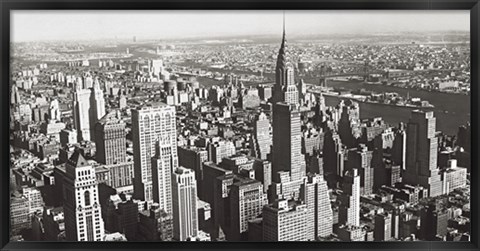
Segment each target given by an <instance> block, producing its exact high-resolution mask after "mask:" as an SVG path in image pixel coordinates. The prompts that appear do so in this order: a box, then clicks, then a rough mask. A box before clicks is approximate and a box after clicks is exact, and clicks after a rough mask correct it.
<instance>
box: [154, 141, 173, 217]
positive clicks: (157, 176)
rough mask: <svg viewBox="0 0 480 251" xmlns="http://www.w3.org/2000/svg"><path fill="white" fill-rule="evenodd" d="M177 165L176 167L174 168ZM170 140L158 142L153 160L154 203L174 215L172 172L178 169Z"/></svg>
mask: <svg viewBox="0 0 480 251" xmlns="http://www.w3.org/2000/svg"><path fill="white" fill-rule="evenodd" d="M174 163H175V166H172V165H173V164H174ZM177 165H178V162H177V161H176V159H175V161H174V156H173V155H172V145H171V141H170V140H166V141H161V140H159V141H157V144H156V146H155V156H154V157H153V158H152V180H153V201H155V202H156V203H158V205H159V206H160V208H161V209H163V210H164V211H165V212H167V213H169V214H171V213H172V170H175V169H176V168H177Z"/></svg>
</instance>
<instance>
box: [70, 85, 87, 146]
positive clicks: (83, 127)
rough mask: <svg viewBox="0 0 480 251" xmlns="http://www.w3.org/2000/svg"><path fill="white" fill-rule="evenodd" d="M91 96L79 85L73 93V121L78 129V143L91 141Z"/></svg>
mask: <svg viewBox="0 0 480 251" xmlns="http://www.w3.org/2000/svg"><path fill="white" fill-rule="evenodd" d="M90 94H91V91H90V90H87V89H81V85H79V84H77V85H76V89H75V92H74V93H73V121H74V124H75V129H77V133H78V134H77V135H78V136H77V137H78V141H83V140H90Z"/></svg>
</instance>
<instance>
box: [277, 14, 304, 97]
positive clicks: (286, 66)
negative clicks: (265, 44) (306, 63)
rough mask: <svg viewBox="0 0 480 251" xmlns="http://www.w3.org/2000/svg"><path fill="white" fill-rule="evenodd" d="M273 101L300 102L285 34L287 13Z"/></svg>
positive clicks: (278, 58)
mask: <svg viewBox="0 0 480 251" xmlns="http://www.w3.org/2000/svg"><path fill="white" fill-rule="evenodd" d="M271 101H272V104H273V105H275V104H276V103H277V102H281V101H284V102H286V103H289V104H298V103H299V94H298V89H297V86H296V85H295V79H294V68H293V64H292V63H291V62H290V58H289V55H288V47H287V39H286V35H285V13H284V14H283V37H282V43H281V45H280V49H279V50H278V56H277V65H276V67H275V85H274V87H273V97H272V99H271Z"/></svg>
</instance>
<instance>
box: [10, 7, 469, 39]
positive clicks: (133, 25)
mask: <svg viewBox="0 0 480 251" xmlns="http://www.w3.org/2000/svg"><path fill="white" fill-rule="evenodd" d="M282 17H283V11H281V10H268V11H263V10H262V11H255V10H205V11H204V10H168V11H167V10H135V11H132V10H125V11H123V10H120V11H118V10H115V11H113V10H71V11H70V10H14V11H12V12H11V37H10V39H11V41H12V42H23V41H36V40H92V39H114V38H119V39H125V38H132V37H133V36H137V38H138V39H139V40H142V39H172V38H189V37H209V36H211V37H213V36H215V37H220V36H233V35H240V36H241V35H245V36H247V35H274V34H275V35H277V34H279V33H281V30H282ZM286 29H287V33H288V34H289V35H290V36H296V35H309V34H342V33H345V34H355V33H379V32H408V31H412V32H414V31H416V32H419V31H420V32H421V31H447V30H460V31H469V29H470V13H469V11H468V10H444V11H443V10H442V11H437V10H336V11H332V10H307V11H302V10H298V11H297V10H295V11H294V10H287V11H286Z"/></svg>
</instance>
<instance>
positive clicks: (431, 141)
mask: <svg viewBox="0 0 480 251" xmlns="http://www.w3.org/2000/svg"><path fill="white" fill-rule="evenodd" d="M435 129H436V118H435V117H434V116H433V112H431V111H430V112H424V111H420V110H415V111H412V115H411V118H410V120H409V122H408V125H407V157H406V161H407V166H406V167H407V170H406V172H405V173H404V176H403V182H405V183H407V184H411V185H420V186H423V187H425V188H427V189H428V192H429V196H430V197H435V196H439V195H441V194H442V193H443V191H442V181H441V176H440V174H439V170H438V169H437V154H438V138H437V136H435Z"/></svg>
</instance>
